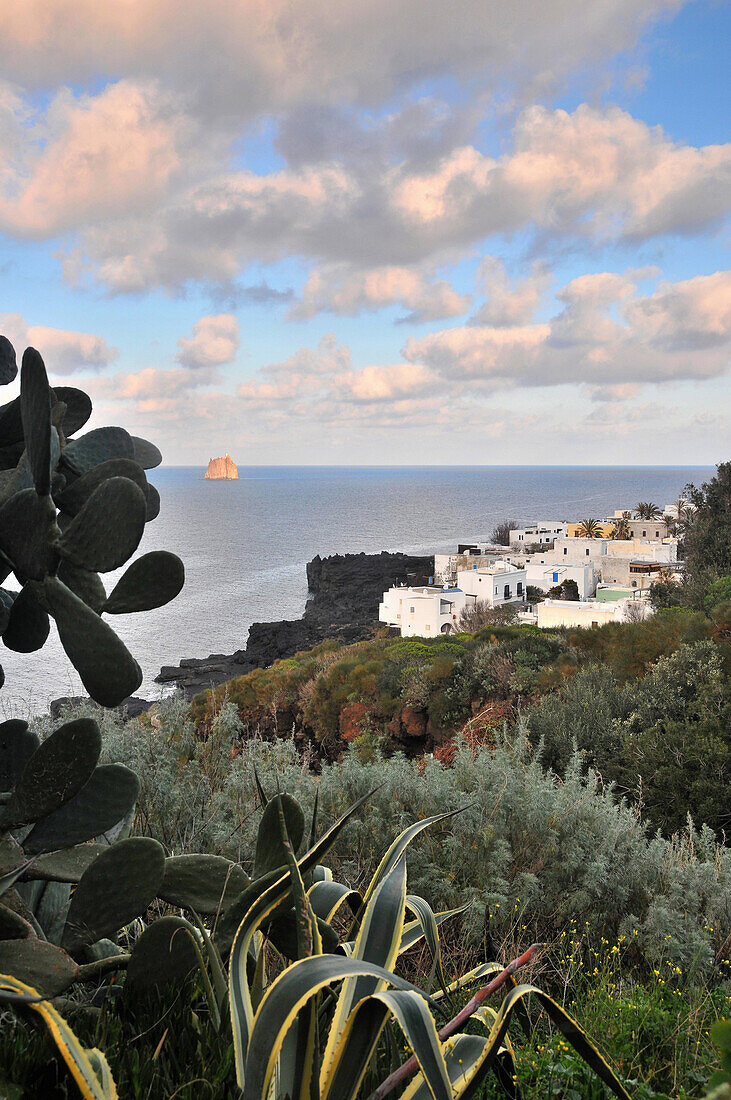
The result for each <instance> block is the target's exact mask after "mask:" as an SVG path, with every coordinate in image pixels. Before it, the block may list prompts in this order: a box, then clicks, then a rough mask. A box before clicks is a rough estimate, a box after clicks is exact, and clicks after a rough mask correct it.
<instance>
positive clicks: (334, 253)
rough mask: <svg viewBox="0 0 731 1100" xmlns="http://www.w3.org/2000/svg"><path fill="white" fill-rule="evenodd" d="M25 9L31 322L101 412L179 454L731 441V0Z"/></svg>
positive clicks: (437, 458) (1, 90)
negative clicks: (730, 252)
mask: <svg viewBox="0 0 731 1100" xmlns="http://www.w3.org/2000/svg"><path fill="white" fill-rule="evenodd" d="M8 12H9V16H8V20H7V22H8V29H7V33H5V34H4V36H3V40H2V42H0V57H1V58H2V66H1V67H0V72H1V73H2V74H3V78H2V79H0V146H1V147H2V148H1V149H0V152H2V154H3V155H2V157H1V158H0V164H2V168H0V241H1V242H2V243H1V247H0V331H4V332H5V333H6V334H7V335H8V336H9V337H10V338H11V339H12V340H13V341H14V342H15V343H16V345H17V346H18V348H19V349H20V348H22V347H23V346H25V344H27V343H34V344H35V345H36V346H38V347H39V348H40V350H41V351H42V352H43V353H44V355H45V358H46V361H47V365H48V367H49V370H50V371H51V372H52V375H53V377H54V378H56V379H57V380H59V381H60V380H61V379H63V380H64V381H65V382H66V383H69V382H71V383H74V382H75V383H77V384H79V385H81V386H83V387H84V388H86V389H88V390H89V392H90V393H91V394H92V396H93V398H94V401H95V408H96V414H95V415H96V418H97V419H96V423H107V422H110V421H111V422H118V423H121V424H123V425H125V426H127V427H129V428H130V430H133V431H135V432H139V433H142V434H148V435H149V436H151V437H152V438H154V439H155V440H156V441H159V442H160V444H161V445H162V447H163V451H164V454H165V459H166V461H168V462H171V463H203V462H205V461H207V459H208V457H209V456H210V455H212V454H217V453H223V452H224V451H230V453H231V454H232V455H233V456H234V457H235V458H236V459H237V460H238V461H241V462H243V463H256V462H260V463H263V464H270V463H276V462H283V463H290V462H291V463H296V462H302V463H310V464H311V463H346V462H352V463H384V462H386V463H388V462H392V463H399V462H408V463H413V462H419V461H422V462H425V463H433V462H444V463H460V462H469V463H471V462H480V461H484V462H495V463H499V464H504V463H513V462H526V463H540V462H546V463H555V462H567V463H568V462H577V463H584V462H597V463H611V464H615V463H675V462H681V463H711V462H716V461H721V460H723V459H724V458H726V457H727V454H726V448H727V441H728V438H729V403H730V402H729V385H728V366H729V359H728V346H729V337H730V335H731V277H730V276H729V273H728V271H727V270H726V269H727V266H728V263H727V255H726V253H727V246H728V222H727V215H728V201H729V194H731V188H730V187H729V174H730V170H729V166H730V165H731V147H730V146H729V144H728V137H729V135H728V124H729V93H728V78H727V75H726V70H727V64H726V53H727V44H728V41H729V39H730V38H731V35H730V34H729V30H730V27H729V23H730V21H731V15H730V13H729V9H728V6H727V5H723V4H720V3H711V2H708V0H694V2H692V3H685V4H683V3H680V2H678V0H651V2H648V0H596V2H595V3H594V4H592V5H590V6H587V5H586V4H585V3H580V2H579V0H556V2H555V3H552V4H551V5H546V4H545V3H543V2H542V0H535V2H533V3H526V2H525V0H504V2H501V3H497V0H453V3H451V4H450V5H444V4H443V3H442V2H441V0H357V2H353V0H350V2H347V0H345V2H343V3H341V4H339V5H338V6H337V11H335V9H334V7H333V6H332V5H331V4H330V3H328V2H327V0H308V2H307V3H305V2H304V0H298V2H295V3H293V4H289V3H285V2H284V0H271V2H269V3H266V4H264V3H263V2H262V0H237V2H235V3H224V2H223V0H212V2H211V3H209V4H208V5H206V6H205V8H204V7H203V6H200V9H199V8H198V7H196V6H194V7H192V8H191V7H190V5H187V4H186V3H184V0H145V2H143V0H129V2H128V3H127V4H126V5H125V6H124V8H123V9H122V8H121V7H120V8H113V9H111V14H109V13H108V14H107V16H106V17H105V16H104V13H103V12H102V11H101V9H100V8H99V6H98V5H97V4H95V3H94V2H93V0H25V2H21V0H10V3H9V7H8ZM29 73H30V74H32V81H29V77H28V74H29Z"/></svg>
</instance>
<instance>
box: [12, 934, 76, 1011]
mask: <svg viewBox="0 0 731 1100" xmlns="http://www.w3.org/2000/svg"><path fill="white" fill-rule="evenodd" d="M78 970H79V968H78V966H77V965H76V963H75V962H74V960H73V959H70V958H69V956H68V955H67V954H66V952H65V951H62V950H61V948H60V947H56V946H55V945H54V944H52V943H46V942H45V941H44V940H40V939H27V940H11V941H10V942H9V943H3V942H0V974H12V976H13V977H14V978H18V979H19V980H20V981H21V982H27V983H28V985H32V986H33V987H34V988H35V989H38V990H40V992H41V993H43V994H45V995H46V996H47V997H57V996H58V994H59V993H62V992H63V991H64V989H68V987H69V986H70V985H72V984H73V982H74V981H75V980H76V975H77V973H78Z"/></svg>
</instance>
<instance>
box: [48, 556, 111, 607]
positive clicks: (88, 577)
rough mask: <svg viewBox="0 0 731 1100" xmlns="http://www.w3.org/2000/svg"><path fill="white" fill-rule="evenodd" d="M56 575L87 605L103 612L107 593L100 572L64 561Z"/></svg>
mask: <svg viewBox="0 0 731 1100" xmlns="http://www.w3.org/2000/svg"><path fill="white" fill-rule="evenodd" d="M56 576H57V577H58V579H59V580H60V581H63V583H64V584H65V585H66V587H67V588H70V589H71V591H72V592H73V593H74V595H75V596H78V597H79V599H80V600H83V601H84V603H85V604H86V605H87V607H90V608H91V609H92V611H96V613H97V615H99V614H101V609H102V607H103V606H104V604H105V602H106V599H107V593H106V589H105V588H104V584H103V583H102V579H101V577H100V576H99V574H98V573H92V572H91V570H89V569H80V568H79V566H78V565H74V564H73V563H72V562H70V561H62V562H61V564H60V565H59V567H58V571H57V573H56Z"/></svg>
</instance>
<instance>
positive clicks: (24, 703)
mask: <svg viewBox="0 0 731 1100" xmlns="http://www.w3.org/2000/svg"><path fill="white" fill-rule="evenodd" d="M203 474H204V469H203V468H199V467H188V466H170V467H160V468H159V469H158V470H153V471H151V474H150V480H151V481H153V482H154V483H155V485H156V486H157V488H158V489H159V491H160V496H161V500H162V507H161V512H160V515H159V517H158V518H157V519H156V520H155V521H154V522H153V523H151V524H149V525H148V527H147V529H146V531H145V536H144V538H143V540H142V544H141V546H140V550H139V552H138V553H140V554H142V553H145V552H147V551H149V550H160V549H167V550H173V551H174V552H175V553H177V554H179V555H180V557H181V558H182V559H183V561H184V563H185V568H186V585H185V588H184V589H183V591H182V593H181V594H180V596H178V598H177V599H176V600H174V601H173V602H172V603H170V604H168V605H167V606H166V607H162V608H159V609H158V610H156V611H151V612H148V613H145V614H141V615H117V616H110V620H111V621H112V624H113V625H114V627H115V629H116V630H117V632H118V633H119V634H120V635H121V636H122V638H123V639H124V640H125V642H126V643H127V645H128V646H129V648H130V649H131V650H132V652H133V654H134V655H135V657H136V658H137V660H138V661H139V662H140V664H141V666H142V668H143V671H144V675H145V681H144V683H143V686H142V688H141V689H140V692H139V693H140V694H142V695H144V696H145V697H146V698H157V697H159V695H160V694H161V691H162V689H161V688H160V686H159V685H156V684H155V683H154V682H153V678H154V676H155V675H156V674H157V672H158V671H159V669H160V666H161V665H164V664H177V663H178V661H179V660H180V659H181V658H182V657H206V656H208V654H210V653H231V652H233V651H234V650H236V649H241V648H243V646H244V645H245V644H246V637H247V634H248V630H249V626H250V624H251V623H252V622H256V621H260V620H270V619H287V618H297V617H298V616H300V615H301V614H302V611H303V609H304V605H305V600H306V597H307V584H306V577H305V565H306V563H307V562H308V561H309V560H310V558H313V557H314V556H315V554H320V555H321V556H323V557H325V556H326V555H328V554H335V553H346V552H358V551H361V550H364V551H366V552H367V553H377V552H378V551H380V550H403V551H408V552H411V553H422V554H426V553H434V552H441V551H446V550H449V549H451V548H452V547H453V546H454V545H455V544H456V543H457V542H458V541H469V540H471V539H484V538H489V536H490V534H491V532H492V529H493V527H494V526H495V524H496V523H498V522H499V521H501V520H503V519H517V520H518V521H519V522H525V523H530V522H534V521H535V520H542V519H572V520H573V519H576V520H580V519H582V518H584V517H586V516H599V517H601V516H602V515H604V514H606V513H611V512H613V511H614V509H615V508H624V507H627V508H630V507H633V506H634V505H635V504H636V502H637V501H638V500H652V501H655V503H656V504H658V505H659V506H660V507H661V508H662V507H663V506H664V505H665V504H668V503H670V502H671V501H673V500H674V499H675V498H676V497H677V495H678V493H679V492H680V491H681V490H682V488H683V486H684V485H685V484H686V483H687V482H689V481H692V482H694V483H695V484H700V483H701V482H703V481H705V480H708V478H709V477H710V476H712V474H713V469H712V468H710V467H705V466H704V467H668V466H664V467H637V466H631V467H628V466H618V467H596V466H591V467H578V466H540V467H529V466H472V467H469V466H459V467H455V466H442V467H426V466H418V467H404V466H392V467H388V466H384V467H330V466H327V467H322V466H319V467H302V466H297V467H286V466H276V467H262V466H256V467H241V466H240V467H239V480H238V481H204V480H203ZM114 580H115V575H108V576H107V577H105V582H106V583H107V590H109V589H110V588H111V587H112V586H113V583H114ZM51 631H52V632H51V637H50V638H49V641H48V643H47V644H46V646H45V647H44V649H43V650H42V652H41V653H36V654H29V655H23V654H17V653H11V652H10V651H9V650H6V649H2V651H1V652H0V663H1V664H2V665H3V667H4V669H5V673H6V683H5V687H4V688H3V690H2V691H1V692H0V713H2V714H4V715H5V716H11V715H13V716H14V715H17V716H24V715H26V714H29V713H38V712H39V711H42V710H44V709H45V708H46V706H47V704H48V701H49V700H50V699H53V698H56V697H58V696H60V695H73V694H80V693H82V691H83V689H82V687H81V684H80V682H79V680H78V678H77V676H76V674H75V673H74V671H73V669H72V668H71V665H70V663H69V661H68V660H67V658H66V656H65V654H64V653H63V650H62V649H61V646H60V643H59V641H58V638H57V636H56V633H55V628H54V627H53V626H52V628H51Z"/></svg>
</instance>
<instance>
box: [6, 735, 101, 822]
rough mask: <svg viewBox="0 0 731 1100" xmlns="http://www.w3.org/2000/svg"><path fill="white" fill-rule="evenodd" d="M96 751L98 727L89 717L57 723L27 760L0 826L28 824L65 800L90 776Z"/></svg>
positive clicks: (99, 738) (98, 744)
mask: <svg viewBox="0 0 731 1100" xmlns="http://www.w3.org/2000/svg"><path fill="white" fill-rule="evenodd" d="M100 751H101V736H100V734H99V727H98V726H97V724H96V722H93V721H92V720H91V719H90V718H77V719H76V720H75V721H73V722H67V723H66V724H65V725H63V726H60V727H59V728H58V729H57V730H55V731H54V732H53V733H52V734H51V736H50V737H48V738H46V740H45V741H43V742H42V743H41V744H40V745H39V747H38V748H37V749H36V751H35V752H34V753H33V755H32V756H31V757H30V758H29V759H28V762H27V764H26V766H25V768H24V769H23V772H22V774H21V776H20V778H19V779H18V782H17V783H16V785H15V789H14V790H13V793H12V795H11V796H10V799H9V800H8V802H7V805H6V806H5V807H4V809H3V811H2V814H0V827H1V828H4V829H13V828H16V827H17V826H18V825H28V824H30V823H31V822H33V821H38V820H39V818H41V817H46V816H47V815H48V814H50V813H53V812H54V811H55V810H57V809H59V807H61V806H63V805H64V803H66V802H69V801H70V800H71V799H72V798H73V797H74V795H76V794H77V793H78V792H79V791H80V790H81V788H82V787H83V786H84V784H85V783H86V782H87V780H88V779H89V777H90V776H91V773H92V772H93V770H94V767H95V766H96V762H97V760H98V758H99V753H100Z"/></svg>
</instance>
